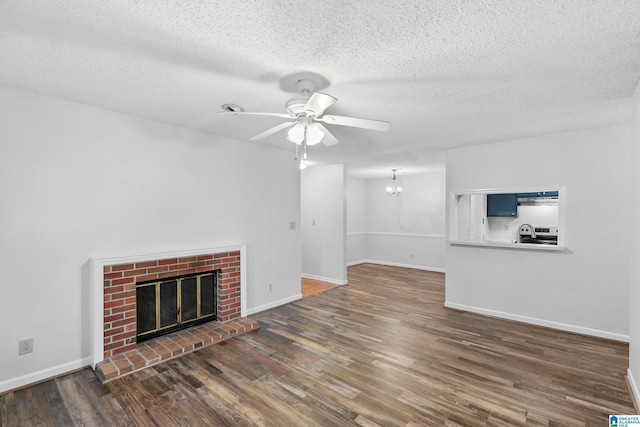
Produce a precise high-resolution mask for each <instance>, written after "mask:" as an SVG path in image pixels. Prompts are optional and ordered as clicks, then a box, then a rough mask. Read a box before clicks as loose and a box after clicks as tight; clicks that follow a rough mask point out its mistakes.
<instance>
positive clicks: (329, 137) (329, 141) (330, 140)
mask: <svg viewBox="0 0 640 427" xmlns="http://www.w3.org/2000/svg"><path fill="white" fill-rule="evenodd" d="M316 125H317V126H318V127H319V128H320V130H321V131H322V133H324V136H323V137H322V143H323V144H324V145H326V146H331V145H336V144H337V143H339V142H340V141H338V140H337V139H336V137H335V136H333V134H332V133H331V132H329V131H328V130H327V128H326V127H324V126H322V125H321V124H320V123H317V122H316Z"/></svg>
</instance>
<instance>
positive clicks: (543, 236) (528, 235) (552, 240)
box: [518, 224, 558, 246]
mask: <svg viewBox="0 0 640 427" xmlns="http://www.w3.org/2000/svg"><path fill="white" fill-rule="evenodd" d="M518 243H528V244H534V245H556V246H557V245H558V227H547V226H535V227H534V226H532V225H530V224H522V225H521V226H520V229H519V230H518Z"/></svg>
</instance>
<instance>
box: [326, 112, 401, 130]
mask: <svg viewBox="0 0 640 427" xmlns="http://www.w3.org/2000/svg"><path fill="white" fill-rule="evenodd" d="M316 120H319V121H321V122H323V123H326V124H329V125H340V126H352V127H356V128H363V129H371V130H378V131H380V132H386V131H388V130H389V129H391V123H389V122H384V121H382V120H371V119H359V118H357V117H345V116H329V115H325V116H322V117H316Z"/></svg>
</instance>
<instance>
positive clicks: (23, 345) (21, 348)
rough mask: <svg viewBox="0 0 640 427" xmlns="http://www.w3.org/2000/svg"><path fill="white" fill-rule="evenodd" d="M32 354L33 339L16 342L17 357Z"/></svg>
mask: <svg viewBox="0 0 640 427" xmlns="http://www.w3.org/2000/svg"><path fill="white" fill-rule="evenodd" d="M27 353H33V338H25V339H23V340H20V341H18V356H22V355H23V354H27Z"/></svg>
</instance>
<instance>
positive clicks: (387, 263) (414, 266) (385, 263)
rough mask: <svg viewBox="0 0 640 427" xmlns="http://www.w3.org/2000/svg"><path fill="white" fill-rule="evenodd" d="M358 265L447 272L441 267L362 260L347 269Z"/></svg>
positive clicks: (348, 265) (354, 262) (351, 264)
mask: <svg viewBox="0 0 640 427" xmlns="http://www.w3.org/2000/svg"><path fill="white" fill-rule="evenodd" d="M358 264H378V265H388V266H389V267H403V268H413V269H414V270H424V271H434V272H436V273H444V272H445V269H444V268H440V267H428V266H424V265H413V264H400V263H397V262H387V261H375V260H372V259H362V260H360V261H353V262H350V263H348V264H347V267H352V266H354V265H358Z"/></svg>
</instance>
